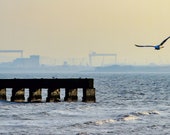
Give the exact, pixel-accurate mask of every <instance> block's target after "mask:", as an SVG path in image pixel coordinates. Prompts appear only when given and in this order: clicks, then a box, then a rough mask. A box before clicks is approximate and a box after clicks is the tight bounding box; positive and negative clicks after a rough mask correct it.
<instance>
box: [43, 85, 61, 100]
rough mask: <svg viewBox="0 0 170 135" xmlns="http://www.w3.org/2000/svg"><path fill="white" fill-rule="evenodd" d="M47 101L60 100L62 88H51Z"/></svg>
mask: <svg viewBox="0 0 170 135" xmlns="http://www.w3.org/2000/svg"><path fill="white" fill-rule="evenodd" d="M46 101H47V102H60V89H59V88H57V89H56V88H49V89H48V97H47V99H46Z"/></svg>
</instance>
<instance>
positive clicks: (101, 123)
mask: <svg viewBox="0 0 170 135" xmlns="http://www.w3.org/2000/svg"><path fill="white" fill-rule="evenodd" d="M114 122H115V120H113V119H106V120H97V121H89V122H85V123H84V124H87V125H96V126H99V125H103V124H107V123H114Z"/></svg>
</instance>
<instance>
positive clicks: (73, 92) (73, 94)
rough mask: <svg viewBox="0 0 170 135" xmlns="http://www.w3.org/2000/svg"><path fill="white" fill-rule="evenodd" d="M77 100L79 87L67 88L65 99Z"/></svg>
mask: <svg viewBox="0 0 170 135" xmlns="http://www.w3.org/2000/svg"><path fill="white" fill-rule="evenodd" d="M77 100H78V97H77V88H66V89H65V98H64V101H68V102H72V101H77Z"/></svg>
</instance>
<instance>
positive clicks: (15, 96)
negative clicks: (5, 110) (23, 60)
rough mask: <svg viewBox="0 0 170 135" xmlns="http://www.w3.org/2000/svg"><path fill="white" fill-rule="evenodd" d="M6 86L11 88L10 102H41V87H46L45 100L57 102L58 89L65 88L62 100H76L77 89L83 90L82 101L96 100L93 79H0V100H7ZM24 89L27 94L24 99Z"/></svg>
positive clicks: (58, 98) (58, 99)
mask: <svg viewBox="0 0 170 135" xmlns="http://www.w3.org/2000/svg"><path fill="white" fill-rule="evenodd" d="M6 88H12V96H11V101H12V102H42V89H47V91H48V92H47V93H48V95H47V97H46V102H59V101H61V99H60V90H61V89H62V90H63V89H64V90H65V97H64V101H68V102H76V101H77V100H78V89H79V88H80V89H82V90H83V97H82V101H83V102H96V97H95V88H94V80H93V79H91V78H85V79H82V78H79V79H76V78H71V79H58V78H56V79H45V78H41V79H0V100H7V98H6ZM25 89H28V90H29V96H28V99H27V101H25Z"/></svg>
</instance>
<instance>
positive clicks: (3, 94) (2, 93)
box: [0, 88, 6, 100]
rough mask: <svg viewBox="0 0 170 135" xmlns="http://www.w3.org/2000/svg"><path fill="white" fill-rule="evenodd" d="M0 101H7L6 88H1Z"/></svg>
mask: <svg viewBox="0 0 170 135" xmlns="http://www.w3.org/2000/svg"><path fill="white" fill-rule="evenodd" d="M0 100H6V88H0Z"/></svg>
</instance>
